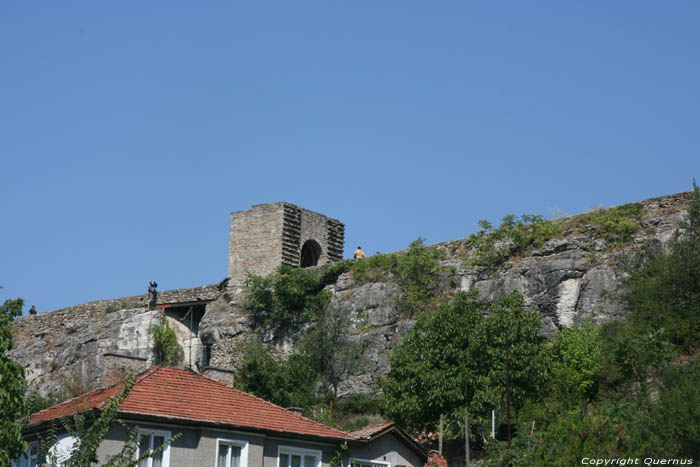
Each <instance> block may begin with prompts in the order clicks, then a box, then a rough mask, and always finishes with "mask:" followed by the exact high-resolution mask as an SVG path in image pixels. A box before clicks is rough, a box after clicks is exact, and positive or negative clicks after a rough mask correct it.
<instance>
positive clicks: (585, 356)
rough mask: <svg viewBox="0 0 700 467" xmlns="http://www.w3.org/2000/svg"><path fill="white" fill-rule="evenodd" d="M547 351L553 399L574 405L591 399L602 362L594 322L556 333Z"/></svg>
mask: <svg viewBox="0 0 700 467" xmlns="http://www.w3.org/2000/svg"><path fill="white" fill-rule="evenodd" d="M550 352H551V376H552V386H553V389H554V391H553V395H554V397H557V398H558V399H560V400H561V401H563V402H565V403H574V404H576V403H578V402H579V401H591V400H593V398H594V397H595V396H596V394H597V392H598V375H599V373H600V371H601V368H602V359H603V355H602V353H603V339H602V336H601V333H600V329H599V328H597V327H596V326H595V325H594V324H593V321H591V320H588V321H586V322H584V323H582V324H581V325H579V326H578V327H575V328H567V327H565V328H563V329H561V330H559V332H558V333H557V334H556V335H555V336H554V338H553V339H552V345H551V348H550Z"/></svg>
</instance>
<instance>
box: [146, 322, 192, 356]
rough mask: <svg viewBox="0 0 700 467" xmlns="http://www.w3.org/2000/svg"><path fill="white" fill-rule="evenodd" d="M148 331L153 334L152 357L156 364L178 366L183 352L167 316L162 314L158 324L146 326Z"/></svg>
mask: <svg viewBox="0 0 700 467" xmlns="http://www.w3.org/2000/svg"><path fill="white" fill-rule="evenodd" d="M148 333H149V334H150V335H151V336H153V344H154V346H153V357H154V360H155V362H156V364H157V365H166V366H178V365H180V364H181V363H182V361H183V358H184V354H183V351H182V348H180V345H179V344H178V343H177V334H175V330H174V329H173V328H171V327H170V325H169V324H168V317H167V316H165V315H163V318H162V320H161V323H160V325H156V326H151V327H150V328H148Z"/></svg>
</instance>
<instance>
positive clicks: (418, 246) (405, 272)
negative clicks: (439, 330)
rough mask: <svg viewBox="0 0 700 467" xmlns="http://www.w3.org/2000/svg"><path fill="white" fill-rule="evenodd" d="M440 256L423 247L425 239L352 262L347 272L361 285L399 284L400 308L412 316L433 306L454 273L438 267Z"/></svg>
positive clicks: (441, 256)
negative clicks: (373, 283)
mask: <svg viewBox="0 0 700 467" xmlns="http://www.w3.org/2000/svg"><path fill="white" fill-rule="evenodd" d="M442 258H443V253H442V252H441V251H439V250H437V249H435V248H430V247H426V246H425V239H423V238H418V239H417V240H414V241H413V242H411V244H410V245H409V247H408V250H407V251H405V252H402V253H391V254H388V255H376V256H372V257H369V258H365V259H362V260H357V261H353V263H352V265H351V266H350V270H351V272H352V274H353V277H354V278H355V279H357V280H358V281H360V282H372V281H384V280H390V281H393V282H395V283H396V284H398V285H399V287H400V288H401V292H402V303H401V305H402V306H403V307H404V308H405V309H406V311H408V313H409V314H413V313H416V312H419V311H423V310H426V309H428V308H431V307H432V306H434V305H435V302H436V301H437V299H439V298H440V297H441V295H442V294H443V292H444V287H445V285H447V284H449V285H452V286H454V284H451V283H450V281H451V280H452V278H451V277H450V276H452V275H453V273H454V271H453V270H452V268H447V267H443V266H440V264H439V261H440V260H441V259H442Z"/></svg>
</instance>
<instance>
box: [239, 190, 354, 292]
mask: <svg viewBox="0 0 700 467" xmlns="http://www.w3.org/2000/svg"><path fill="white" fill-rule="evenodd" d="M344 236H345V226H344V225H343V223H342V222H340V221H338V220H336V219H331V218H330V217H327V216H324V215H323V214H319V213H317V212H313V211H310V210H308V209H304V208H301V207H299V206H296V205H294V204H291V203H285V202H279V203H269V204H256V205H254V206H253V207H252V208H251V209H249V210H247V211H236V212H232V213H231V229H230V236H229V261H228V273H229V277H230V278H231V281H230V285H231V286H233V287H237V286H240V285H242V284H243V282H244V281H245V278H246V275H247V274H249V273H252V274H257V275H268V274H271V273H273V272H274V271H275V270H277V268H278V267H280V266H281V265H282V264H287V265H289V266H316V265H319V266H320V265H323V264H328V263H331V262H335V261H339V260H341V259H342V258H343V244H344Z"/></svg>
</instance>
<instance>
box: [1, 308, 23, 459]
mask: <svg viewBox="0 0 700 467" xmlns="http://www.w3.org/2000/svg"><path fill="white" fill-rule="evenodd" d="M22 304H23V301H22V299H21V298H18V299H16V300H6V301H5V303H3V305H2V306H0V465H9V464H10V460H12V459H14V458H16V457H17V456H19V454H20V453H21V452H22V451H23V450H24V449H25V447H26V445H25V443H24V441H23V440H22V427H21V425H20V423H19V420H20V418H21V417H22V416H23V415H24V414H25V400H24V392H25V390H26V388H27V383H26V381H25V379H24V368H22V366H21V365H20V364H19V363H17V362H15V361H13V360H12V359H10V356H9V355H8V353H9V352H10V350H12V349H13V347H14V340H13V338H12V330H11V329H10V323H11V322H12V320H13V319H14V318H15V317H17V316H21V315H22Z"/></svg>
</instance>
